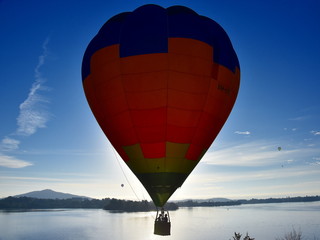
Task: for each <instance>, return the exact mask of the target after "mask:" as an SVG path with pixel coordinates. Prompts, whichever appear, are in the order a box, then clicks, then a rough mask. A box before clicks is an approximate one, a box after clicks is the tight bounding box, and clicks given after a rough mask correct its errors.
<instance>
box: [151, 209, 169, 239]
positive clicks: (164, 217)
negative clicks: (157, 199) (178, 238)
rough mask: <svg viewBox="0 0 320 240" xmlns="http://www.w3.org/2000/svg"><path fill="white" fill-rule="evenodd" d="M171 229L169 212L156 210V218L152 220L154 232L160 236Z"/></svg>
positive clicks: (166, 233) (165, 234)
mask: <svg viewBox="0 0 320 240" xmlns="http://www.w3.org/2000/svg"><path fill="white" fill-rule="evenodd" d="M170 231H171V222H170V217H169V212H168V211H166V213H165V211H164V210H163V209H162V210H161V213H160V214H159V211H158V210H157V216H156V220H155V221H154V232H153V233H154V234H155V235H161V236H168V235H170Z"/></svg>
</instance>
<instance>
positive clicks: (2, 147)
mask: <svg viewBox="0 0 320 240" xmlns="http://www.w3.org/2000/svg"><path fill="white" fill-rule="evenodd" d="M19 144H20V141H19V140H16V139H13V138H9V137H5V138H3V139H2V141H1V143H0V151H13V150H15V149H18V148H19Z"/></svg>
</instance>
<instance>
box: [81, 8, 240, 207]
mask: <svg viewBox="0 0 320 240" xmlns="http://www.w3.org/2000/svg"><path fill="white" fill-rule="evenodd" d="M82 79H83V87H84V90H85V94H86V97H87V100H88V102H89V105H90V107H91V110H92V112H93V114H94V115H95V118H96V119H97V121H98V123H99V125H100V127H101V128H102V130H103V131H104V133H105V135H106V136H107V138H108V139H109V141H110V142H111V143H112V145H113V146H114V148H115V149H116V150H117V152H118V153H119V154H120V156H121V157H122V159H123V160H124V161H125V162H126V164H127V165H128V166H129V168H130V169H131V170H132V171H133V172H134V174H135V175H136V176H137V177H138V179H139V180H140V181H141V183H142V184H143V185H144V187H145V188H146V190H147V191H148V193H149V195H150V196H151V198H152V200H153V201H154V203H155V205H156V206H159V207H162V206H163V205H164V204H165V203H166V201H167V200H168V199H169V197H170V196H171V195H172V194H173V193H174V192H175V190H176V189H177V188H178V187H180V186H181V185H182V184H183V182H184V181H185V179H186V178H187V176H188V175H189V174H190V173H191V171H192V170H193V168H194V167H195V166H196V165H197V163H198V162H199V161H200V159H201V158H202V156H203V155H204V153H205V152H206V151H207V150H208V148H209V147H210V145H211V144H212V142H213V141H214V139H215V138H216V136H217V134H218V133H219V131H220V129H221V128H222V126H223V125H224V123H225V121H226V119H227V118H228V116H229V114H230V112H231V109H232V107H233V105H234V102H235V100H236V97H237V93H238V89H239V82H240V67H239V62H238V58H237V56H236V53H235V51H234V49H233V47H232V44H231V42H230V40H229V38H228V36H227V34H226V33H225V31H224V30H223V29H222V27H221V26H220V25H219V24H217V23H216V22H215V21H213V20H211V19H209V18H207V17H204V16H200V15H198V14H197V13H195V12H194V11H193V10H191V9H189V8H186V7H183V6H173V7H169V8H167V9H165V8H162V7H160V6H157V5H144V6H142V7H139V8H137V9H136V10H134V11H133V12H125V13H121V14H118V15H116V16H114V17H112V18H111V19H109V20H108V21H107V22H106V23H105V24H104V25H103V26H102V28H101V29H100V31H99V32H98V34H97V35H96V36H95V37H94V38H93V39H92V40H91V42H90V43H89V45H88V47H87V49H86V52H85V54H84V57H83V63H82Z"/></svg>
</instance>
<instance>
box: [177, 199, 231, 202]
mask: <svg viewBox="0 0 320 240" xmlns="http://www.w3.org/2000/svg"><path fill="white" fill-rule="evenodd" d="M185 201H193V202H198V203H202V202H231V201H233V200H231V199H228V198H209V199H185V200H177V201H174V202H185Z"/></svg>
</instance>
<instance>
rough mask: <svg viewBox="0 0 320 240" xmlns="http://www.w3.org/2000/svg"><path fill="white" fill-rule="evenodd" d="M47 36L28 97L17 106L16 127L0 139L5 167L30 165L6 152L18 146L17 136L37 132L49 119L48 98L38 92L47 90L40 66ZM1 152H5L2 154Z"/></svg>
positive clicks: (0, 160) (45, 55)
mask: <svg viewBox="0 0 320 240" xmlns="http://www.w3.org/2000/svg"><path fill="white" fill-rule="evenodd" d="M48 42H49V38H47V39H46V40H45V41H44V42H43V44H42V54H41V55H40V56H39V60H38V64H37V65H36V67H35V69H34V78H35V79H34V82H33V84H32V86H31V88H30V90H29V94H28V97H27V98H26V100H24V101H23V102H22V103H21V104H20V106H19V115H18V117H17V128H16V130H15V131H14V133H12V134H10V136H15V137H14V138H12V137H8V136H5V137H4V138H3V139H2V140H1V141H0V166H1V167H7V168H23V167H27V166H31V165H32V163H30V162H27V161H24V160H20V159H17V158H15V157H12V156H9V155H8V154H7V153H8V152H10V151H13V150H16V149H18V148H19V145H20V140H17V139H16V138H17V137H19V136H30V135H32V134H34V133H36V132H37V130H38V129H39V128H44V127H46V123H47V122H48V120H49V119H50V113H49V112H48V111H47V104H48V103H49V100H48V99H47V98H46V97H45V96H43V95H42V94H40V92H41V91H48V88H47V87H46V86H45V85H44V83H45V81H46V79H45V78H44V77H43V76H42V73H41V71H40V69H41V67H42V66H43V65H44V64H45V60H46V58H47V56H48V48H47V45H48ZM1 152H7V153H6V154H2V153H1Z"/></svg>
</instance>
